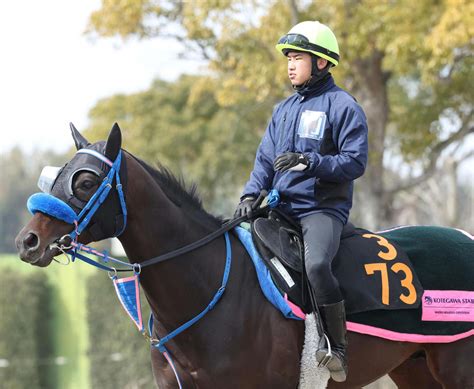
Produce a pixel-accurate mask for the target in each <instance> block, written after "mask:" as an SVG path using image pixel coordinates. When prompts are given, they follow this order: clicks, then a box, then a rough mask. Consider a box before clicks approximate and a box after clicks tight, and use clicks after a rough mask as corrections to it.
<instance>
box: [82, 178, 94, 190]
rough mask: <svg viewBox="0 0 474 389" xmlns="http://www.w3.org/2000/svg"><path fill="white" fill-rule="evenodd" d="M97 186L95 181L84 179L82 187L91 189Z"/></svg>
mask: <svg viewBox="0 0 474 389" xmlns="http://www.w3.org/2000/svg"><path fill="white" fill-rule="evenodd" d="M94 186H95V182H94V181H91V180H84V181H82V182H81V189H84V190H89V189H92V188H93V187H94Z"/></svg>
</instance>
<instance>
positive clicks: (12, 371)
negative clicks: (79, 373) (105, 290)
mask: <svg viewBox="0 0 474 389" xmlns="http://www.w3.org/2000/svg"><path fill="white" fill-rule="evenodd" d="M0 284H1V285H2V290H3V291H7V293H5V292H4V293H0V318H1V325H0V359H1V360H2V368H0V382H1V387H2V388H9V389H23V388H25V389H26V388H44V389H48V388H51V387H55V386H56V384H55V376H54V366H53V365H54V364H53V363H52V362H53V361H52V359H51V357H52V356H53V355H54V354H53V352H52V345H53V344H54V342H53V337H52V331H53V328H52V327H51V321H50V318H51V310H52V306H51V300H50V297H51V293H52V290H51V286H50V284H49V282H48V280H47V277H46V275H45V274H44V273H43V274H40V273H38V274H35V275H33V274H22V273H19V272H15V271H12V270H10V269H5V270H3V271H2V272H0ZM19 377H21V380H20V379H19Z"/></svg>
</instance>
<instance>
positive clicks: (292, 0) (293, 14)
mask: <svg viewBox="0 0 474 389" xmlns="http://www.w3.org/2000/svg"><path fill="white" fill-rule="evenodd" d="M288 6H289V7H290V20H291V25H292V26H294V25H295V24H296V23H298V22H299V20H300V11H299V9H298V5H297V4H296V0H288Z"/></svg>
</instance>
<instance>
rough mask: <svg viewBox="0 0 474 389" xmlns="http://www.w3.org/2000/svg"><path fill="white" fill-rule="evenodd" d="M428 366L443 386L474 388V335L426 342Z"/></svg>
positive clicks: (453, 388) (463, 388) (457, 388)
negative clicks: (443, 341)
mask: <svg viewBox="0 0 474 389" xmlns="http://www.w3.org/2000/svg"><path fill="white" fill-rule="evenodd" d="M424 349H425V352H426V357H427V362H428V367H429V369H430V371H431V373H432V374H433V376H434V377H435V378H436V379H437V380H438V381H439V382H441V384H442V386H443V388H449V389H466V388H474V369H473V364H472V363H473V361H474V336H471V337H469V338H465V339H461V340H458V341H457V342H453V343H431V344H425V345H424Z"/></svg>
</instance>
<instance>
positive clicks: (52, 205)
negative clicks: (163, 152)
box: [27, 149, 127, 241]
mask: <svg viewBox="0 0 474 389" xmlns="http://www.w3.org/2000/svg"><path fill="white" fill-rule="evenodd" d="M77 153H78V154H81V153H82V154H89V155H92V156H94V157H96V158H98V159H99V160H101V161H102V162H104V163H105V164H107V165H108V166H110V170H109V172H108V174H107V176H106V177H105V178H104V180H103V181H102V183H101V185H100V186H99V188H98V189H97V191H96V192H95V193H94V195H93V196H92V197H91V198H90V199H89V201H88V202H87V204H86V205H85V206H84V208H82V210H81V212H80V213H79V215H78V214H77V213H76V212H75V211H74V210H73V209H72V208H71V206H70V205H69V204H66V202H64V201H63V200H61V199H59V198H57V197H55V196H53V195H51V194H50V193H35V194H34V195H32V196H30V198H29V199H28V202H27V208H28V210H29V211H30V212H31V213H32V214H35V213H37V212H42V213H44V214H47V215H49V216H52V217H54V218H56V219H59V220H62V221H64V222H66V223H68V224H74V225H75V228H74V230H73V231H72V232H71V233H70V234H69V236H70V237H71V240H72V241H75V240H77V237H78V236H79V235H80V234H81V233H82V232H83V231H84V230H85V229H86V228H87V226H88V225H89V223H90V221H91V219H92V217H93V216H94V214H95V213H96V211H97V210H98V209H99V207H100V206H101V205H102V204H103V203H104V201H105V200H106V199H107V197H108V195H109V193H110V191H111V189H112V188H113V186H112V185H113V182H114V179H115V182H116V184H115V189H116V190H117V193H118V197H119V201H120V207H121V209H122V217H123V224H122V228H121V229H120V231H118V232H117V233H116V234H115V235H114V237H117V236H120V235H121V234H122V233H123V231H124V230H125V227H126V225H127V206H126V204H125V196H124V193H123V189H122V184H121V182H120V166H121V162H122V151H121V150H120V151H119V153H118V155H117V158H116V159H115V161H114V162H113V163H112V162H111V161H110V160H109V159H108V158H106V157H105V156H104V155H102V154H100V153H99V152H97V151H95V150H90V149H80V150H78V151H77Z"/></svg>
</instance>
